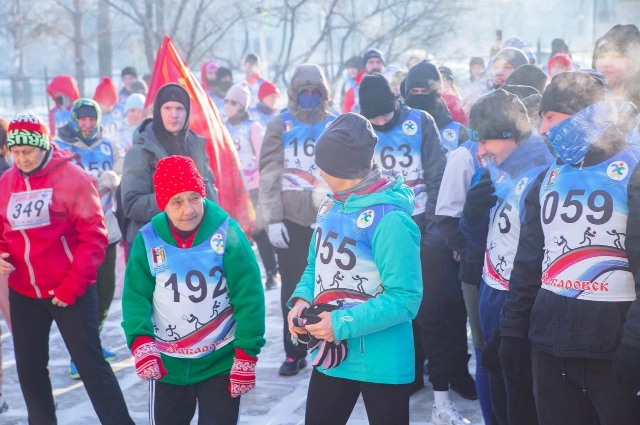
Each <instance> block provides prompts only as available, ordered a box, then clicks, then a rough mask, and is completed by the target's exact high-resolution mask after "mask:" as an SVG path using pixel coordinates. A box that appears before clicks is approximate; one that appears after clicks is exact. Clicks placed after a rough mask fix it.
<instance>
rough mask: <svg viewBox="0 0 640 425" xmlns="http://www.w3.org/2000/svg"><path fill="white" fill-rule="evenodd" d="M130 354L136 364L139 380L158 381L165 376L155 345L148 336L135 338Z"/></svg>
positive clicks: (165, 372)
mask: <svg viewBox="0 0 640 425" xmlns="http://www.w3.org/2000/svg"><path fill="white" fill-rule="evenodd" d="M131 353H132V354H133V358H134V359H135V362H136V373H137V374H138V376H139V377H140V378H141V379H144V380H145V381H151V380H152V379H155V380H156V381H159V380H161V379H162V378H164V377H165V376H167V370H166V369H165V368H164V366H163V365H162V359H161V358H160V353H159V352H158V349H157V348H156V343H155V341H154V340H153V339H152V338H151V337H150V336H139V337H138V338H136V340H135V341H134V342H133V345H132V346H131Z"/></svg>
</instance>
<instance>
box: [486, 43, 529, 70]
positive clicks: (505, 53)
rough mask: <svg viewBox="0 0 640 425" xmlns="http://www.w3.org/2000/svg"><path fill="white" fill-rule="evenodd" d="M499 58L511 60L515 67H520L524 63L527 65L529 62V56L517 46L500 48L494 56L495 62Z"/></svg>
mask: <svg viewBox="0 0 640 425" xmlns="http://www.w3.org/2000/svg"><path fill="white" fill-rule="evenodd" d="M498 59H503V60H506V61H507V62H509V63H510V64H511V65H512V66H513V69H518V68H520V67H521V66H522V65H527V64H528V63H529V58H527V55H525V54H524V52H523V51H522V50H520V49H516V48H515V47H505V48H504V49H502V50H500V51H499V52H498V53H496V55H495V56H494V58H493V63H495V62H496V61H497V60H498Z"/></svg>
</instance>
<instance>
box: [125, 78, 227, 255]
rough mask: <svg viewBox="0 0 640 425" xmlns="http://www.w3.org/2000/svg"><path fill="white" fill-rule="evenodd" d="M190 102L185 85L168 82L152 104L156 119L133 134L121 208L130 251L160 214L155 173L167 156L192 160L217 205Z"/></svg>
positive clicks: (211, 174)
mask: <svg viewBox="0 0 640 425" xmlns="http://www.w3.org/2000/svg"><path fill="white" fill-rule="evenodd" d="M190 114H191V101H190V99H189V94H188V93H187V91H186V90H185V89H184V88H182V86H180V85H178V84H175V83H169V84H165V85H164V86H162V87H160V90H158V93H157V94H156V99H155V102H154V104H153V118H147V119H146V120H144V121H143V122H142V123H141V124H140V126H139V127H138V129H137V130H136V132H135V133H134V135H133V144H132V147H131V150H129V152H127V155H126V157H125V160H124V167H123V171H122V182H121V190H122V195H121V196H122V199H121V200H122V204H121V205H122V208H123V210H124V214H125V216H126V217H127V218H128V219H130V221H129V223H128V226H127V229H126V232H125V235H124V237H125V240H126V242H127V249H129V250H130V249H131V244H132V243H133V240H134V239H135V237H136V235H137V233H138V230H140V229H141V228H142V226H144V225H145V224H147V223H148V222H149V221H150V220H151V218H152V217H153V216H154V215H156V214H159V213H160V210H159V209H158V206H157V205H156V201H155V192H154V189H153V187H154V186H153V173H154V172H155V169H156V164H157V162H158V161H159V160H160V159H162V158H166V157H168V156H172V155H181V156H188V157H189V158H191V159H193V161H194V162H195V163H196V167H197V168H198V172H199V173H200V175H202V176H203V178H204V182H205V187H206V194H207V198H208V199H210V200H212V201H215V202H217V201H218V196H217V194H216V190H215V188H214V186H213V184H214V180H215V179H214V177H213V172H212V171H211V168H210V167H209V158H208V157H207V154H206V153H205V143H206V139H205V138H204V137H200V136H199V135H197V134H196V133H194V132H193V131H192V130H189V117H190Z"/></svg>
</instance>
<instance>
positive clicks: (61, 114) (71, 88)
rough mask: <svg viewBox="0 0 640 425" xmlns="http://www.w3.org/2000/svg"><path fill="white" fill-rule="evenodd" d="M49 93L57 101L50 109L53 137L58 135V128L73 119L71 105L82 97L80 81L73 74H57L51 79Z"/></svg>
mask: <svg viewBox="0 0 640 425" xmlns="http://www.w3.org/2000/svg"><path fill="white" fill-rule="evenodd" d="M47 93H48V94H49V96H51V99H53V101H54V102H55V105H54V106H53V108H51V110H50V111H49V128H50V129H51V138H52V139H53V136H55V135H56V130H57V129H58V128H60V127H62V126H64V125H65V124H67V123H68V122H69V120H70V119H71V106H72V105H73V102H75V101H76V100H78V99H80V90H78V83H77V82H76V79H75V78H73V77H72V76H71V75H65V74H63V75H57V76H55V77H53V78H52V79H51V82H50V83H49V84H48V85H47Z"/></svg>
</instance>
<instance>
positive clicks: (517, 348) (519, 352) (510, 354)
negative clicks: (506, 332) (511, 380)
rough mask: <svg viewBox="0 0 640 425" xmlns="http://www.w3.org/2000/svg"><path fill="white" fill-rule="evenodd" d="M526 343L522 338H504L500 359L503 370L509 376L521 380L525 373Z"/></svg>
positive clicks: (501, 343) (501, 344)
mask: <svg viewBox="0 0 640 425" xmlns="http://www.w3.org/2000/svg"><path fill="white" fill-rule="evenodd" d="M525 343H526V341H525V340H524V339H521V338H513V337H510V336H505V337H502V341H501V342H500V352H499V358H500V363H501V364H502V370H503V371H504V373H506V374H507V375H509V376H512V377H515V378H520V377H522V376H523V375H524V373H525V361H526V354H525Z"/></svg>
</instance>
